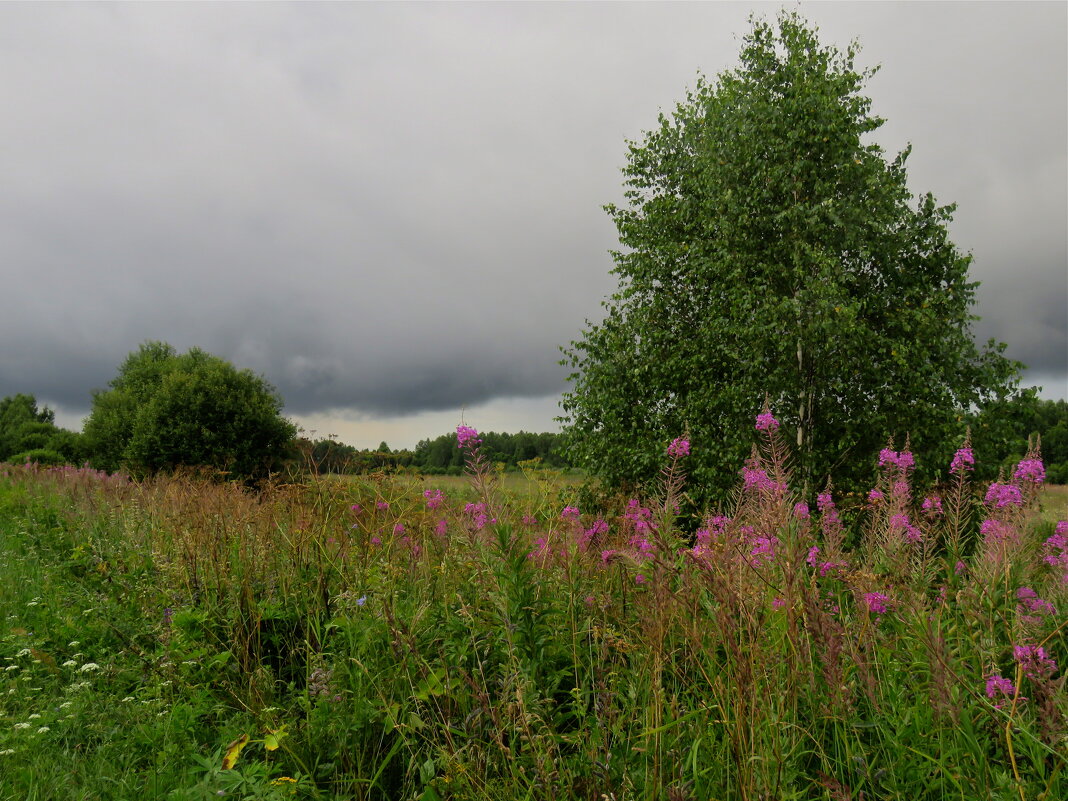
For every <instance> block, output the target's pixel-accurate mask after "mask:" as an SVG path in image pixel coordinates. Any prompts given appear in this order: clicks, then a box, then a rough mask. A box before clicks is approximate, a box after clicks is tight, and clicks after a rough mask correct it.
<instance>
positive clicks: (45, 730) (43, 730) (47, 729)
mask: <svg viewBox="0 0 1068 801" xmlns="http://www.w3.org/2000/svg"><path fill="white" fill-rule="evenodd" d="M49 731H52V730H51V729H50V728H48V727H47V726H42V727H41V728H39V729H38V730H37V733H38V734H44V733H45V732H49Z"/></svg>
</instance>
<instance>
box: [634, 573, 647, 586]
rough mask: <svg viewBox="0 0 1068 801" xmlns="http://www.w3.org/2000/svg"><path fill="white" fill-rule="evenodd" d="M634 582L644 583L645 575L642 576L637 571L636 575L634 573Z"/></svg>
mask: <svg viewBox="0 0 1068 801" xmlns="http://www.w3.org/2000/svg"><path fill="white" fill-rule="evenodd" d="M634 582H635V583H636V584H644V583H645V576H643V575H642V574H641V573H639V574H638V575H636V576H635V577H634Z"/></svg>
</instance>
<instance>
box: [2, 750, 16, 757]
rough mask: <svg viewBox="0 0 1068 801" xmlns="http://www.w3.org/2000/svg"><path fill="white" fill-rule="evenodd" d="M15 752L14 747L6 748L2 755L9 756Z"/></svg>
mask: <svg viewBox="0 0 1068 801" xmlns="http://www.w3.org/2000/svg"><path fill="white" fill-rule="evenodd" d="M13 753H15V749H14V748H5V749H4V750H3V751H0V756H8V755H9V754H13Z"/></svg>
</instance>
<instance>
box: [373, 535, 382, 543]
mask: <svg viewBox="0 0 1068 801" xmlns="http://www.w3.org/2000/svg"><path fill="white" fill-rule="evenodd" d="M371 544H372V545H381V544H382V538H381V537H379V536H378V535H377V534H376V535H375V536H373V537H371Z"/></svg>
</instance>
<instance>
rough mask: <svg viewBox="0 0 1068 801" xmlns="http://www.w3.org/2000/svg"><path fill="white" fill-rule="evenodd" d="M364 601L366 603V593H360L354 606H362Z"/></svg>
mask: <svg viewBox="0 0 1068 801" xmlns="http://www.w3.org/2000/svg"><path fill="white" fill-rule="evenodd" d="M365 603H367V596H366V595H361V596H360V597H359V598H357V599H356V606H363V605H364V604H365Z"/></svg>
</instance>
